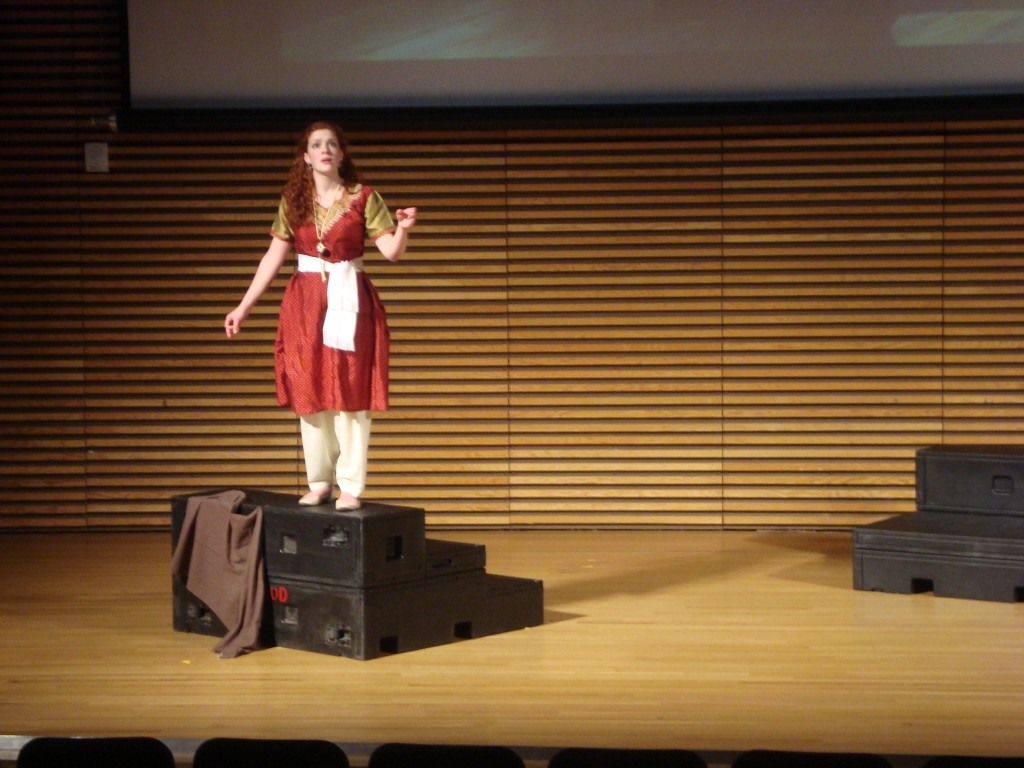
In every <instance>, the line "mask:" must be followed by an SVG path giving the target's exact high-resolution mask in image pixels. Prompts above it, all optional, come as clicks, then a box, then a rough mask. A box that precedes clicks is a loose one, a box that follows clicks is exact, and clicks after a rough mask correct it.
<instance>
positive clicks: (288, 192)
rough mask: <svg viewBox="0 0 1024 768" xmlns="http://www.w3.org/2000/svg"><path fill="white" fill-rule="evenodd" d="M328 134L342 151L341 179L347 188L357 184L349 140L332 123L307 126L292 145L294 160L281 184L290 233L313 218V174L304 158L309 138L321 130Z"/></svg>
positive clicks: (314, 193) (317, 122) (357, 177)
mask: <svg viewBox="0 0 1024 768" xmlns="http://www.w3.org/2000/svg"><path fill="white" fill-rule="evenodd" d="M325 128H326V129H327V130H329V131H331V132H332V133H333V134H334V136H335V137H336V138H337V139H338V146H339V147H340V148H341V151H342V158H341V168H340V169H339V170H340V173H341V180H342V182H343V183H344V184H345V186H346V187H349V186H352V185H353V184H355V183H357V182H358V181H359V173H358V172H357V171H356V167H355V164H354V163H353V162H352V158H351V157H350V156H349V153H348V138H347V137H346V136H345V134H344V132H343V131H342V130H341V128H339V127H338V126H337V125H335V124H334V123H331V122H328V121H327V120H317V121H316V122H315V123H312V124H310V125H309V126H307V127H306V130H305V131H303V132H302V136H300V137H299V140H298V142H297V144H296V146H295V159H294V160H292V167H291V169H290V170H289V171H288V181H287V182H285V185H284V192H283V195H284V201H285V207H286V210H285V215H286V216H287V218H288V224H289V225H290V226H291V228H292V229H293V230H295V229H298V228H299V227H300V226H301V225H302V224H303V222H306V221H309V219H311V218H312V216H313V201H314V200H315V199H316V186H315V185H314V183H313V171H312V170H311V169H310V168H308V167H307V166H306V160H305V158H304V157H303V156H304V155H305V154H306V150H307V149H308V147H309V137H310V136H311V135H312V134H313V132H314V131H320V130H323V129H325Z"/></svg>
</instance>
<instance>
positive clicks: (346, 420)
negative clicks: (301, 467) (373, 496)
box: [299, 411, 372, 498]
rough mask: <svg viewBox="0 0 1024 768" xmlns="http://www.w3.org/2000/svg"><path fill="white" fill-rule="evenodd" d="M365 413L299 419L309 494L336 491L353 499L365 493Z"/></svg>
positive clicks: (367, 443) (334, 413)
mask: <svg viewBox="0 0 1024 768" xmlns="http://www.w3.org/2000/svg"><path fill="white" fill-rule="evenodd" d="M371 421H372V420H371V419H370V413H369V411H353V412H349V411H320V412H319V413H314V414H311V415H309V416H300V417H299V423H300V424H301V425H302V453H303V455H304V456H305V459H306V480H307V482H308V483H309V489H310V490H311V491H322V490H323V489H324V488H330V487H331V486H332V485H333V484H334V483H335V481H336V482H337V484H338V488H339V489H340V490H342V491H344V492H345V493H349V494H351V495H353V496H355V497H356V498H359V497H360V496H362V494H363V491H364V490H365V489H366V455H367V453H368V451H369V448H370V423H371Z"/></svg>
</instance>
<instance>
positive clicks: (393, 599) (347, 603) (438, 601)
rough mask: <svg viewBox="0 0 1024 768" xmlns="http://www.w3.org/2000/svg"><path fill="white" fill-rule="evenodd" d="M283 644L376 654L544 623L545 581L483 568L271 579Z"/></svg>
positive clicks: (276, 634) (356, 656) (367, 655)
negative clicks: (326, 581)
mask: <svg viewBox="0 0 1024 768" xmlns="http://www.w3.org/2000/svg"><path fill="white" fill-rule="evenodd" d="M270 596H271V601H272V605H273V616H274V637H275V640H276V642H277V645H279V646H282V647H285V648H293V649H297V650H303V651H313V652H316V653H326V654H331V655H334V656H346V657H349V658H353V659H373V658H377V657H380V656H386V655H389V654H394V653H404V652H406V651H414V650H419V649H422V648H428V647H431V646H436V645H444V644H446V643H451V642H454V641H456V640H465V639H470V638H475V637H483V636H485V635H493V634H497V633H499V632H508V631H511V630H516V629H522V628H524V627H528V626H535V625H538V624H541V623H543V619H544V617H543V607H544V606H543V585H542V583H541V582H540V581H535V580H532V579H518V578H513V577H508V576H496V575H492V574H487V573H485V572H484V571H483V570H482V569H478V570H473V571H461V572H455V573H450V574H446V575H439V576H435V577H433V578H426V579H422V580H419V581H405V582H401V583H397V584H391V585H386V586H378V587H371V588H368V589H357V588H352V587H339V586H332V585H323V584H316V583H313V582H308V581H302V580H297V579H287V578H281V577H271V578H270Z"/></svg>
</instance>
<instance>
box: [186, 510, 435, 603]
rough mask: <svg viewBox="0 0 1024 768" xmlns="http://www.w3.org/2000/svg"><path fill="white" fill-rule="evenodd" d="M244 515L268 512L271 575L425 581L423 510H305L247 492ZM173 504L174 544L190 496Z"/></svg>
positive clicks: (364, 583)
mask: <svg viewBox="0 0 1024 768" xmlns="http://www.w3.org/2000/svg"><path fill="white" fill-rule="evenodd" d="M243 492H244V493H245V501H243V502H242V504H241V505H240V506H239V508H238V513H239V514H252V511H253V510H254V509H255V508H256V507H262V508H263V543H264V546H263V555H264V560H265V564H266V569H267V573H272V574H280V575H284V576H291V577H294V578H298V579H307V580H310V581H322V582H325V583H329V584H340V585H345V586H357V587H368V586H375V585H377V584H390V583H393V582H396V581H403V580H406V579H420V578H423V577H424V576H425V575H426V543H425V539H426V536H425V533H424V530H425V524H424V512H423V510H422V509H420V508H418V507H403V506H394V505H391V504H376V503H372V502H371V503H365V504H364V505H363V507H362V508H361V509H358V510H355V511H350V512H338V511H337V510H335V509H334V504H333V502H332V503H330V504H321V505H320V506H317V507H304V506H302V505H300V504H299V502H298V498H297V497H296V496H293V495H289V494H284V493H275V492H273V491H259V490H256V491H254V490H245V491H243ZM214 493H218V491H204V492H201V493H196V494H189V495H180V496H175V497H173V498H172V499H171V542H172V546H176V545H177V543H178V536H179V534H180V531H181V526H182V523H183V522H184V518H185V509H186V506H187V504H188V500H189V498H190V497H191V496H208V495H211V494H214Z"/></svg>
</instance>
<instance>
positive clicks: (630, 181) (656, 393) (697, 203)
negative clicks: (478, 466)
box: [508, 128, 722, 525]
mask: <svg viewBox="0 0 1024 768" xmlns="http://www.w3.org/2000/svg"><path fill="white" fill-rule="evenodd" d="M721 153H722V145H721V132H720V129H718V128H691V129H687V128H676V129H650V128H648V129H643V128H634V129H630V130H626V129H619V130H614V131H611V130H602V131H594V130H560V131H547V132H545V131H534V132H513V133H512V135H511V136H510V144H509V159H508V164H509V201H508V221H509V255H508V270H509V325H510V329H509V332H510V349H509V352H510V363H509V379H510V391H511V413H510V430H511V458H512V466H511V473H510V477H509V485H510V488H509V490H510V496H511V504H512V520H513V522H515V523H519V524H567V525H571V524H588V525H589V524H603V523H620V524H621V523H627V524H636V525H642V524H662V525H672V524H682V523H688V524H693V525H708V524H720V522H721V514H722V486H721V473H722V429H721V425H722V338H721V307H722V273H721V257H722V216H721V213H722V209H721V204H722V203H721V201H722V154H721Z"/></svg>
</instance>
